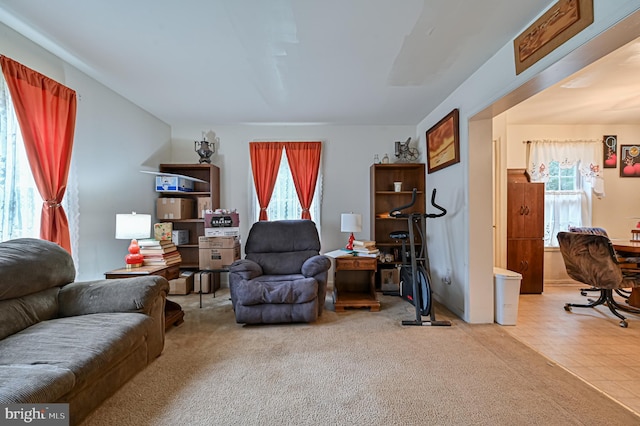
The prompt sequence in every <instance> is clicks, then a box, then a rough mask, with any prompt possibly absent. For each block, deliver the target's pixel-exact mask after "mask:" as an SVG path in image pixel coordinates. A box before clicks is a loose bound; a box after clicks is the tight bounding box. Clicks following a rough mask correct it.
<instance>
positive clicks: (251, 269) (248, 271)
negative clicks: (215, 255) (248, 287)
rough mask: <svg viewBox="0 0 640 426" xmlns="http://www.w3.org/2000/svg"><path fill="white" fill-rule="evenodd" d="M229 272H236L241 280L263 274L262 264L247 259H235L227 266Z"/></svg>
mask: <svg viewBox="0 0 640 426" xmlns="http://www.w3.org/2000/svg"><path fill="white" fill-rule="evenodd" d="M229 274H237V275H239V276H240V278H242V279H243V280H252V279H254V278H256V277H259V276H260V275H263V272H262V266H260V265H259V264H257V263H256V262H254V261H253V260H249V259H241V260H236V261H235V262H233V263H232V264H231V266H229Z"/></svg>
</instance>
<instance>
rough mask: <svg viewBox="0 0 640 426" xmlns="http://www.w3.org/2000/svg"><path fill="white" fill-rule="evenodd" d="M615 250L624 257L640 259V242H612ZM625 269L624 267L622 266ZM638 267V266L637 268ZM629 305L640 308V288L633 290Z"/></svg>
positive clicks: (628, 301)
mask: <svg viewBox="0 0 640 426" xmlns="http://www.w3.org/2000/svg"><path fill="white" fill-rule="evenodd" d="M611 243H612V244H613V248H614V250H615V251H616V254H618V255H621V256H622V257H640V242H637V243H636V242H633V241H630V240H611ZM621 267H622V268H624V266H621ZM636 267H637V266H636ZM627 303H628V304H629V305H631V306H634V307H636V308H640V288H636V287H634V288H633V289H632V290H631V296H629V299H628V300H627Z"/></svg>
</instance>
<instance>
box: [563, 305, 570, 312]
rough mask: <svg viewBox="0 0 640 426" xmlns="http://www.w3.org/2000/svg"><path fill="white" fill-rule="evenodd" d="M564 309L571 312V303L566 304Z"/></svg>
mask: <svg viewBox="0 0 640 426" xmlns="http://www.w3.org/2000/svg"><path fill="white" fill-rule="evenodd" d="M564 310H565V311H567V312H571V306H569V304H566V305H564Z"/></svg>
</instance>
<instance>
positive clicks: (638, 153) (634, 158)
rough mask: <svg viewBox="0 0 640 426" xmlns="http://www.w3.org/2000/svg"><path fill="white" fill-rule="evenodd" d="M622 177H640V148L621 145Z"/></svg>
mask: <svg viewBox="0 0 640 426" xmlns="http://www.w3.org/2000/svg"><path fill="white" fill-rule="evenodd" d="M620 177H640V146H638V145H620Z"/></svg>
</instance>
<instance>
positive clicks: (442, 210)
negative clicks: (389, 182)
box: [389, 188, 447, 219]
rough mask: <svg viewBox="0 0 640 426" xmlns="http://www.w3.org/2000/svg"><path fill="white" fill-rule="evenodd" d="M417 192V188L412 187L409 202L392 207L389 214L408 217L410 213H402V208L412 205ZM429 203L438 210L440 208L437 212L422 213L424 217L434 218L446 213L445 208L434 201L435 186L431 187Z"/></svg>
mask: <svg viewBox="0 0 640 426" xmlns="http://www.w3.org/2000/svg"><path fill="white" fill-rule="evenodd" d="M417 193H418V189H417V188H413V191H412V192H411V202H410V203H409V204H406V205H404V206H401V207H397V208H395V209H392V210H391V211H390V212H389V216H391V217H396V218H400V217H408V216H409V215H410V214H409V213H402V210H405V209H408V208H409V207H413V205H414V204H415V203H416V194H417ZM431 205H432V206H433V207H435V208H437V209H438V210H440V212H439V213H424V217H426V218H430V219H432V218H436V217H442V216H444V215H446V214H447V209H445V208H444V207H442V206H440V205H439V204H437V203H436V189H435V188H433V192H432V193H431ZM411 214H413V215H417V214H418V213H411Z"/></svg>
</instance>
